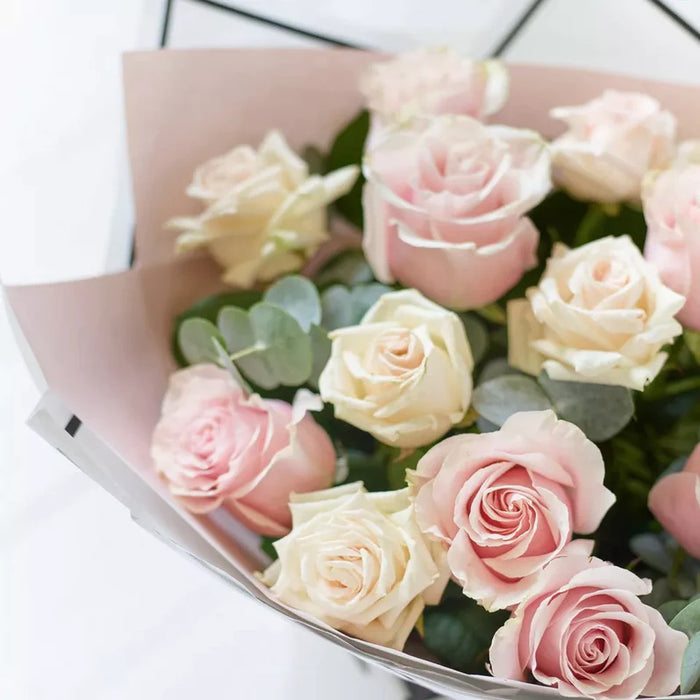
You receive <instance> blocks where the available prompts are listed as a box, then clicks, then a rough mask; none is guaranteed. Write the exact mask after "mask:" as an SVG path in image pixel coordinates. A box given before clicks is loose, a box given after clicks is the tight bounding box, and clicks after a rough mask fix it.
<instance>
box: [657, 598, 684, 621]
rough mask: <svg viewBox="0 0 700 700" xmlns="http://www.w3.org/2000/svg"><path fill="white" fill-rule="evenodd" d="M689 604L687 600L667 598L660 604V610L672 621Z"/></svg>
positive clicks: (665, 617) (664, 616)
mask: <svg viewBox="0 0 700 700" xmlns="http://www.w3.org/2000/svg"><path fill="white" fill-rule="evenodd" d="M686 605H688V601H687V600H667V601H666V602H665V603H661V605H659V612H660V613H661V615H662V616H663V618H664V620H666V622H667V623H668V622H671V620H673V618H674V617H675V616H676V615H678V613H679V612H680V611H681V610H683V608H684V607H685V606H686Z"/></svg>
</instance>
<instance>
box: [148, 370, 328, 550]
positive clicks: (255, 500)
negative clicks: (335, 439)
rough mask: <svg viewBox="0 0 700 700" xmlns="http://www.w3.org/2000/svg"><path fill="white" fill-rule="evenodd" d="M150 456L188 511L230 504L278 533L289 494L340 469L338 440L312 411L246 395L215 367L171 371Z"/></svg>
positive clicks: (286, 524) (285, 525)
mask: <svg viewBox="0 0 700 700" xmlns="http://www.w3.org/2000/svg"><path fill="white" fill-rule="evenodd" d="M151 456H152V457H153V461H154V463H155V467H156V469H157V470H158V472H159V473H160V474H161V475H162V476H163V477H165V479H166V480H167V482H168V486H169V488H170V491H171V493H172V494H173V495H174V496H176V497H177V499H178V500H179V501H180V502H181V503H182V504H183V505H184V506H185V508H187V509H188V510H190V511H192V512H193V513H208V512H210V511H212V510H214V509H215V508H218V507H219V506H224V507H225V508H226V509H227V510H229V511H230V512H231V513H232V514H233V515H235V516H236V518H238V520H240V521H241V522H242V523H243V524H245V525H246V526H247V527H249V528H250V529H251V530H254V531H255V532H258V533H260V534H263V535H271V536H273V537H280V536H282V535H285V534H286V533H287V532H289V528H290V526H291V513H290V511H289V495H290V494H291V493H304V492H307V491H316V490H318V489H324V488H327V487H328V486H330V485H331V483H332V480H333V474H334V471H335V452H334V450H333V445H332V444H331V441H330V439H329V438H328V436H327V435H326V433H325V432H324V431H323V430H322V429H321V428H320V427H319V426H318V425H317V424H316V422H315V421H314V420H313V418H312V417H311V416H310V415H309V414H308V413H303V414H302V415H301V416H296V415H293V412H292V407H291V406H290V405H289V404H288V403H285V402H284V401H273V400H265V399H262V398H260V397H259V396H258V395H257V394H254V395H252V396H249V397H248V396H246V395H245V393H244V392H243V390H242V389H241V388H240V387H239V386H238V385H237V384H236V383H235V382H234V381H233V379H232V378H231V377H230V375H229V374H228V372H226V371H225V370H223V369H220V368H218V367H215V366H214V365H195V366H193V367H189V368H187V369H182V370H179V371H178V372H175V373H174V374H173V375H172V377H171V378H170V385H169V387H168V391H167V393H166V394H165V398H164V399H163V409H162V415H161V419H160V421H159V422H158V425H157V426H156V428H155V431H154V433H153V439H152V443H151Z"/></svg>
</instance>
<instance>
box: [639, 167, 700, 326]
mask: <svg viewBox="0 0 700 700" xmlns="http://www.w3.org/2000/svg"><path fill="white" fill-rule="evenodd" d="M642 199H643V202H644V216H645V218H646V221H647V227H648V228H647V239H646V245H645V247H644V257H645V258H646V259H647V260H648V261H649V262H650V263H652V264H653V265H654V266H655V267H656V269H657V270H658V271H659V275H660V276H661V279H662V280H663V282H664V284H666V285H668V286H669V287H670V288H671V289H673V290H674V291H676V292H678V293H679V294H682V295H683V296H685V297H686V302H685V306H684V307H683V308H682V309H681V311H680V312H679V313H678V320H679V321H681V323H683V324H684V325H686V326H688V327H689V328H694V329H695V330H700V165H698V164H689V165H685V166H680V167H677V168H673V169H671V170H667V171H665V172H662V173H655V174H653V175H651V176H650V177H649V178H648V180H647V181H646V186H645V187H644V188H643V190H642Z"/></svg>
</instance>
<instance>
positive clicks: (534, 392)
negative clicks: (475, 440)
mask: <svg viewBox="0 0 700 700" xmlns="http://www.w3.org/2000/svg"><path fill="white" fill-rule="evenodd" d="M472 406H473V407H474V409H475V410H476V411H477V412H478V413H479V414H480V415H481V416H483V417H484V418H486V420H488V421H490V422H491V423H495V424H496V425H498V426H501V425H503V424H504V423H505V422H506V420H507V419H508V418H509V417H510V416H512V415H513V414H514V413H518V412H520V411H542V410H545V409H547V408H552V404H551V402H550V401H549V399H548V398H547V396H546V394H545V393H544V391H542V389H541V388H540V387H539V385H538V384H537V382H536V381H535V380H534V379H532V378H530V377H525V376H523V375H516V374H508V375H501V376H500V377H496V378H495V379H489V381H487V382H484V383H483V384H479V386H478V387H477V388H476V389H475V390H474V394H473V397H472Z"/></svg>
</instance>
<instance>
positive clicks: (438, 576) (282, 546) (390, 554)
mask: <svg viewBox="0 0 700 700" xmlns="http://www.w3.org/2000/svg"><path fill="white" fill-rule="evenodd" d="M290 508H291V510H292V521H293V525H292V531H291V533H290V534H289V535H287V536H286V537H284V538H283V539H281V540H278V541H277V542H275V549H276V550H277V553H278V554H279V559H278V560H277V561H276V562H274V563H273V564H272V565H271V566H270V567H269V568H268V569H267V570H266V571H265V573H264V574H263V575H262V580H263V581H264V583H266V584H267V585H268V586H270V587H271V592H272V594H273V595H274V596H275V597H277V598H278V599H279V600H280V601H281V602H282V603H284V604H285V605H288V606H290V607H292V608H294V609H296V610H301V611H304V612H306V613H309V614H311V615H313V616H314V617H316V618H318V619H319V620H321V621H323V622H325V623H326V624H328V625H330V626H331V627H333V628H335V629H337V630H340V631H342V632H346V633H347V634H350V635H352V636H353V637H358V638H359V639H364V640H366V641H368V642H372V643H374V644H381V645H382V646H387V647H392V648H394V649H402V648H403V646H404V644H405V642H406V638H407V637H408V635H409V634H410V632H411V630H412V629H413V627H414V625H415V624H416V622H417V620H418V618H419V617H420V615H421V613H422V612H423V609H424V607H425V606H426V605H436V604H437V603H438V602H439V601H440V598H441V596H442V592H443V590H444V588H445V585H446V584H447V579H448V575H447V570H446V567H445V566H444V564H443V559H444V555H443V553H442V551H441V550H440V549H439V548H435V547H433V546H432V545H431V544H430V543H429V542H427V541H426V540H425V539H424V538H423V535H422V534H421V532H420V530H419V529H418V526H417V525H416V523H415V519H414V516H413V508H412V507H411V504H410V501H409V499H408V489H403V490H402V491H391V492H387V493H367V491H366V490H365V488H364V486H363V485H362V483H355V484H347V485H345V486H337V487H336V488H333V489H328V490H326V491H318V492H316V493H310V494H305V495H303V496H300V495H295V494H293V495H292V497H291V502H290Z"/></svg>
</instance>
